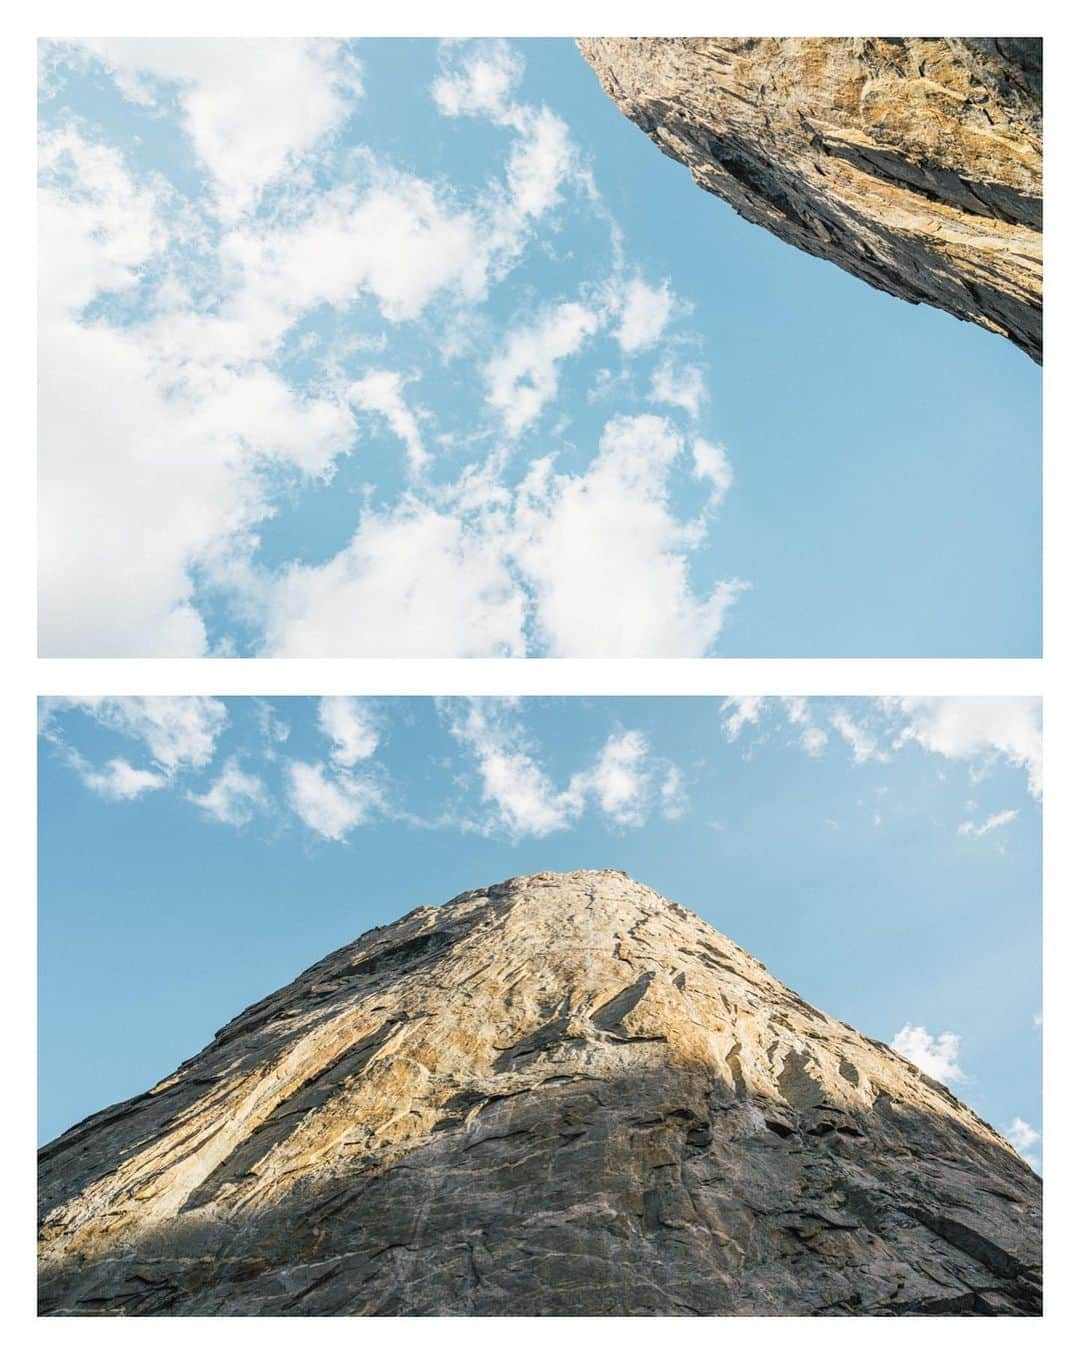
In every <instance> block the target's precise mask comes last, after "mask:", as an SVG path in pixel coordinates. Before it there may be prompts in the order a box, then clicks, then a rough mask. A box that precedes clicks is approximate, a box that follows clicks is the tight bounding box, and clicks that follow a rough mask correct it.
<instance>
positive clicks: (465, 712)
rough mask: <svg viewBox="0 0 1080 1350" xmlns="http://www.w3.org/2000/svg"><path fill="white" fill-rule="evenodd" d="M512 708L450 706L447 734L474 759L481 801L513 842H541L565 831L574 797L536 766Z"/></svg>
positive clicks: (479, 704) (501, 705)
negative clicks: (531, 838) (488, 805)
mask: <svg viewBox="0 0 1080 1350" xmlns="http://www.w3.org/2000/svg"><path fill="white" fill-rule="evenodd" d="M511 708H512V704H510V703H509V702H507V703H497V702H493V701H488V700H485V701H479V700H474V701H470V702H468V703H467V704H465V705H464V706H462V705H459V704H454V705H451V709H450V722H449V726H450V731H451V734H452V735H453V736H454V737H455V738H456V739H457V740H458V741H460V742H461V743H462V744H463V745H465V746H466V747H467V748H468V749H469V750H470V751H471V753H472V755H473V756H474V757H475V759H476V763H477V768H478V769H479V772H480V780H481V785H482V792H483V797H484V800H485V801H489V802H492V803H493V804H494V806H495V809H496V817H497V821H498V823H499V824H500V825H501V826H502V827H503V828H504V829H506V830H507V831H509V833H510V834H511V835H513V836H515V837H519V836H522V835H533V836H536V837H540V838H542V837H543V836H544V835H548V834H552V833H554V832H555V831H556V830H565V829H567V828H568V827H569V825H570V823H571V821H572V819H573V818H574V816H575V815H576V814H577V813H578V811H579V810H580V805H579V803H578V801H577V799H576V798H575V796H574V794H572V793H570V792H560V791H559V790H558V789H557V788H556V787H555V785H554V783H553V782H552V781H551V779H550V778H549V777H548V776H547V774H545V773H544V771H543V770H542V769H541V768H540V766H539V765H538V764H537V763H536V761H535V759H534V757H533V755H532V753H531V750H530V747H529V745H528V742H527V740H526V737H525V734H524V731H523V729H522V727H521V726H520V725H519V724H518V722H517V721H516V719H515V718H514V716H513V714H512V712H511V711H510V710H511Z"/></svg>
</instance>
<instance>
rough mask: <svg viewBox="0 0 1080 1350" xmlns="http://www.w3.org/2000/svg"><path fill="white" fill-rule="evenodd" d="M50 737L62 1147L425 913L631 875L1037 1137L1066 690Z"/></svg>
mask: <svg viewBox="0 0 1080 1350" xmlns="http://www.w3.org/2000/svg"><path fill="white" fill-rule="evenodd" d="M40 725H41V735H40V750H41V754H40V769H39V790H40V821H39V880H40V902H39V943H40V971H39V991H40V1008H39V1056H40V1058H39V1064H40V1121H39V1126H40V1136H41V1138H42V1139H43V1140H45V1139H49V1138H52V1137H53V1136H55V1135H56V1134H57V1133H58V1132H60V1131H61V1130H63V1129H64V1128H66V1127H67V1126H69V1125H71V1124H73V1123H74V1122H75V1121H76V1120H79V1119H81V1118H82V1117H83V1116H85V1115H87V1114H88V1113H90V1112H91V1111H93V1110H96V1109H98V1108H101V1107H103V1106H105V1105H107V1104H109V1103H111V1102H113V1101H117V1100H120V1099H123V1098H126V1097H128V1096H131V1095H133V1094H135V1093H137V1092H140V1091H142V1090H144V1089H146V1088H147V1087H149V1086H150V1085H151V1084H152V1083H154V1082H156V1081H157V1080H159V1079H160V1078H161V1077H163V1076H164V1075H166V1074H167V1073H169V1072H170V1071H171V1070H172V1069H173V1068H175V1066H176V1065H177V1064H178V1063H180V1062H181V1061H182V1060H183V1059H185V1058H186V1057H187V1056H189V1055H191V1054H192V1053H194V1052H195V1051H196V1050H198V1049H199V1048H200V1047H201V1046H202V1045H204V1044H205V1043H206V1042H207V1041H208V1040H209V1039H210V1038H211V1036H212V1035H213V1033H214V1031H215V1030H216V1029H217V1028H218V1027H220V1026H222V1025H223V1024H224V1023H225V1022H226V1021H227V1020H229V1018H231V1017H232V1016H234V1015H235V1014H236V1013H237V1012H239V1011H240V1010H241V1009H242V1008H243V1007H245V1006H247V1005H249V1004H250V1003H252V1002H254V1001H255V1000H257V999H259V998H261V997H262V996H263V995H265V994H267V993H269V992H271V991H272V990H273V989H275V988H278V987H280V986H281V985H282V984H284V983H286V982H287V981H289V980H290V979H292V978H293V977H294V976H295V975H296V974H298V973H299V971H300V970H302V969H303V968H305V967H306V966H308V965H309V964H311V963H312V962H314V961H316V960H317V959H319V958H320V957H322V956H323V955H325V954H326V953H327V952H329V951H331V950H333V949H334V948H336V947H339V946H341V945H343V944H344V943H346V942H349V941H351V940H352V939H354V938H355V937H357V936H359V934H360V933H362V932H364V931H366V930H367V929H369V928H371V927H373V926H375V925H378V924H384V923H387V922H390V921H392V920H394V919H396V918H398V917H400V916H401V915H402V914H404V913H405V912H406V911H408V910H409V909H412V908H413V907H415V906H416V905H420V904H440V903H442V902H443V901H445V900H448V899H450V898H451V897H452V896H453V895H455V894H457V893H459V892H461V891H463V890H466V889H469V888H472V887H477V886H482V885H486V884H489V883H492V882H495V881H498V880H502V879H504V878H506V877H508V876H512V875H516V874H521V873H528V872H534V871H540V870H545V869H553V870H565V869H572V868H582V867H596V868H600V867H614V868H620V869H623V870H625V871H628V872H629V873H630V874H631V875H632V876H634V877H635V878H637V879H638V880H640V881H643V882H645V883H647V884H649V885H652V886H654V887H655V888H657V889H658V890H660V891H661V892H663V893H664V894H666V895H668V896H669V897H670V898H672V899H674V900H677V901H679V902H680V903H682V904H684V905H686V906H688V907H690V908H691V909H693V910H695V911H696V912H697V913H698V914H700V915H701V916H702V917H703V918H705V919H706V920H708V921H709V922H710V923H712V924H714V925H715V926H716V927H717V928H718V929H720V930H721V931H722V932H724V933H726V934H727V935H728V936H729V937H731V938H732V939H734V940H735V941H736V942H738V943H739V944H740V945H741V946H743V947H745V948H746V949H747V950H748V951H750V952H751V953H753V954H754V955H755V956H757V957H758V958H759V959H760V960H762V961H764V962H765V964H766V965H767V966H769V968H770V969H771V970H772V971H773V973H774V974H775V975H776V976H778V977H779V978H780V979H782V980H783V981H785V982H786V983H787V984H789V985H790V986H791V987H792V988H794V989H795V990H797V991H798V992H799V993H800V994H801V995H802V996H803V997H804V998H807V999H809V1000H810V1001H811V1002H812V1003H814V1004H816V1005H817V1006H819V1007H821V1008H823V1009H825V1010H826V1011H827V1012H829V1013H831V1014H833V1015H834V1016H836V1017H839V1018H841V1019H843V1020H844V1021H847V1022H850V1023H852V1024H853V1025H855V1026H856V1027H858V1028H859V1029H860V1030H861V1031H863V1032H864V1033H867V1034H869V1035H871V1036H874V1037H877V1038H880V1039H883V1040H886V1041H895V1042H896V1043H897V1045H898V1048H900V1049H902V1050H903V1052H904V1053H906V1054H908V1055H909V1057H910V1058H913V1059H916V1060H917V1062H920V1063H921V1064H922V1065H923V1067H925V1068H926V1069H927V1070H928V1071H929V1072H932V1073H934V1074H935V1075H936V1076H938V1077H941V1078H942V1079H943V1081H946V1082H947V1083H948V1084H949V1086H950V1087H951V1088H952V1089H953V1090H954V1091H955V1092H957V1094H958V1095H960V1096H961V1097H963V1098H964V1099H966V1100H967V1101H969V1102H970V1103H971V1104H972V1106H973V1107H974V1108H975V1109H976V1110H977V1111H978V1112H979V1113H980V1114H981V1115H983V1116H984V1117H985V1118H987V1119H988V1120H990V1121H991V1122H992V1123H993V1124H994V1125H996V1126H997V1127H998V1128H999V1129H1001V1130H1003V1131H1004V1130H1012V1131H1013V1135H1012V1137H1013V1138H1014V1139H1015V1140H1016V1141H1017V1142H1018V1143H1019V1144H1021V1145H1022V1146H1023V1147H1024V1149H1025V1151H1027V1152H1028V1153H1029V1154H1031V1155H1032V1156H1034V1157H1037V1156H1038V1153H1039V1141H1038V1140H1037V1139H1036V1138H1035V1137H1034V1136H1035V1135H1036V1134H1037V1133H1038V1132H1039V1131H1041V1128H1042V1123H1041V1114H1042V1108H1041V1032H1040V1026H1041V895H1040V885H1041V883H1040V856H1041V783H1042V748H1041V709H1040V705H1039V703H1038V701H1037V700H1030V699H978V698H969V699H964V698H946V699H902V700H901V699H895V700H875V699H811V700H799V699H788V700H778V699H769V700H759V699H736V700H722V699H707V698H689V697H687V698H681V697H669V698H600V699H596V698H587V699H586V698H568V699H523V700H520V701H513V700H481V701H469V700H445V701H438V700H431V699H426V698H415V699H408V698H406V699H373V700H351V699H333V700H318V699H300V698H284V699H274V700H264V699H257V698H243V699H229V700H218V699H209V698H188V699H136V698H125V699H96V700H82V701H79V700H43V701H42V704H41V716H40ZM1017 1122H1019V1124H1017ZM1021 1127H1023V1128H1021Z"/></svg>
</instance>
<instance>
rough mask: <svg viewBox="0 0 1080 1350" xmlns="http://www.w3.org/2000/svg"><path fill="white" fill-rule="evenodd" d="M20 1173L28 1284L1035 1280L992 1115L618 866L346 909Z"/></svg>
mask: <svg viewBox="0 0 1080 1350" xmlns="http://www.w3.org/2000/svg"><path fill="white" fill-rule="evenodd" d="M866 978H873V972H872V971H868V972H866ZM40 1196H41V1214H42V1222H41V1264H40V1298H41V1309H42V1311H43V1312H46V1313H51V1314H65V1313H66V1314H87V1313H108V1314H116V1313H125V1314H132V1315H151V1314H157V1315H161V1314H165V1315H168V1314H241V1315H243V1314H274V1315H278V1314H312V1315H328V1314H431V1315H434V1314H446V1313H450V1314H481V1315H490V1314H525V1315H530V1314H592V1315H596V1314H642V1315H647V1314H691V1315H692V1314H706V1315H708V1314H773V1313H776V1314H780V1313H820V1314H833V1315H843V1314H861V1313H868V1314H904V1313H924V1314H925V1313H942V1312H945V1313H975V1314H978V1313H1011V1314H1017V1313H1036V1312H1038V1311H1039V1309H1040V1293H1039V1288H1040V1286H1039V1268H1040V1266H1039V1263H1040V1218H1041V1183H1040V1181H1039V1179H1038V1177H1037V1176H1036V1175H1035V1174H1034V1173H1033V1172H1032V1171H1031V1170H1030V1169H1029V1168H1028V1166H1027V1165H1026V1164H1025V1163H1024V1162H1023V1161H1021V1159H1020V1158H1019V1157H1018V1156H1017V1154H1016V1153H1015V1152H1014V1151H1013V1150H1012V1149H1011V1148H1010V1147H1009V1145H1008V1144H1007V1143H1005V1141H1004V1140H1003V1139H1001V1138H1000V1137H999V1136H998V1135H997V1134H995V1132H994V1131H993V1130H992V1129H991V1128H990V1127H989V1126H988V1125H986V1124H985V1123H984V1122H983V1121H981V1120H979V1119H978V1117H976V1116H975V1115H974V1114H973V1113H972V1112H971V1111H970V1110H969V1109H968V1108H967V1107H966V1106H964V1105H963V1104H962V1103H961V1102H959V1101H957V1100H956V1098H955V1097H953V1096H952V1094H951V1093H949V1092H948V1091H947V1090H946V1089H944V1088H943V1087H941V1086H940V1085H939V1084H938V1083H936V1082H934V1081H932V1080H931V1079H929V1078H928V1077H926V1076H925V1075H924V1074H922V1073H921V1072H920V1071H919V1070H918V1069H916V1068H915V1067H914V1066H913V1065H912V1064H910V1063H909V1062H908V1061H907V1060H905V1059H903V1058H901V1057H900V1056H899V1055H897V1054H895V1053H894V1052H893V1051H891V1050H890V1049H889V1048H888V1047H887V1046H885V1045H883V1044H881V1043H880V1042H877V1041H871V1040H868V1039H867V1038H866V1037H864V1036H861V1035H860V1034H859V1033H858V1032H857V1031H855V1030H854V1029H853V1028H852V1027H850V1026H847V1025H845V1024H844V1023H842V1022H837V1021H835V1020H834V1019H833V1018H831V1017H828V1016H826V1015H825V1014H824V1013H821V1012H818V1011H817V1009H815V1008H812V1007H811V1006H810V1005H809V1004H807V1003H805V1002H804V1001H803V1000H802V999H801V998H799V997H798V996H797V995H796V994H794V993H792V991H791V990H790V989H787V988H785V987H784V986H783V985H782V984H780V983H779V982H778V981H777V980H775V979H773V977H772V976H771V975H769V973H768V972H767V971H766V970H765V968H764V967H763V966H761V965H760V964H759V963H758V962H757V961H755V960H754V959H753V958H752V957H750V956H748V955H747V954H746V953H745V952H744V951H742V950H741V949H740V948H739V947H737V946H735V944H734V943H732V942H730V941H729V940H728V939H727V938H725V937H723V936H721V934H720V933H718V932H716V931H715V930H714V929H713V928H711V927H710V926H709V925H708V924H706V923H704V922H702V920H701V919H699V918H697V917H696V916H695V915H693V914H692V913H690V912H689V911H688V910H686V909H683V908H682V907H681V906H679V905H676V904H673V903H672V902H671V901H669V900H666V899H664V898H663V897H662V896H660V895H658V894H657V893H656V892H655V891H652V890H650V889H649V888H648V887H646V886H642V885H639V884H638V883H636V882H634V881H632V880H631V879H630V878H629V877H627V876H626V875H625V874H624V873H622V872H610V871H605V872H570V873H554V872H541V873H538V874H537V875H535V876H527V877H516V878H514V879H513V880H510V881H507V882H503V883H501V884H499V885H496V886H491V887H488V888H487V889H485V890H477V891H469V892H466V893H465V894H464V895H460V896H458V897H457V898H456V899H455V900H452V901H450V902H449V903H448V904H445V905H443V906H442V907H441V908H432V907H430V906H424V907H422V908H419V909H415V910H413V911H412V912H411V913H410V914H407V915H406V916H405V917H404V918H402V919H400V920H399V921H398V922H396V923H393V924H391V925H389V926H388V927H385V928H378V929H375V930H373V931H372V932H370V933H366V934H365V935H364V936H363V937H361V938H359V939H358V940H357V941H356V942H354V943H352V944H351V945H350V946H348V947H344V948H342V949H341V950H340V951H338V952H334V953H333V954H332V955H330V956H328V957H326V959H325V960H323V961H321V962H319V964H318V965H315V966H313V967H312V968H311V969H310V970H308V971H305V973H304V974H303V975H301V976H300V977H299V978H298V979H296V980H295V981H294V982H293V983H292V984H290V985H288V986H287V987H286V988H284V989H281V990H279V991H278V992H277V993H274V994H271V995H270V996H269V997H268V998H266V999H264V1000H263V1001H262V1002H261V1003H257V1004H255V1005H254V1006H253V1007H251V1008H249V1009H247V1011H246V1012H244V1013H241V1015H240V1016H239V1017H237V1018H236V1019H235V1020H234V1021H232V1022H230V1023H229V1025H228V1026H226V1027H225V1028H224V1029H223V1030H222V1031H220V1032H219V1033H218V1034H217V1036H216V1037H215V1038H214V1040H213V1041H212V1042H211V1044H210V1045H209V1046H207V1047H206V1049H205V1050H203V1051H201V1052H200V1053H199V1054H198V1055H196V1056H195V1057H194V1058H193V1059H191V1060H189V1061H188V1062H187V1063H186V1064H183V1065H181V1067H180V1068H179V1069H178V1070H177V1071H176V1072H175V1073H174V1074H172V1075H171V1076H170V1077H168V1078H166V1079H165V1080H164V1081H163V1082H161V1083H159V1084H158V1085H157V1086H156V1087H154V1088H152V1089H151V1090H150V1091H149V1092H147V1093H145V1094H143V1095H142V1096H140V1097H136V1098H134V1099H132V1100H131V1101H129V1102H124V1103H122V1104H121V1105H119V1106H115V1107H112V1108H110V1109H109V1110H106V1111H102V1112H100V1113H99V1114H98V1115H96V1116H92V1117H91V1118H90V1119H89V1120H86V1121H84V1122H83V1123H82V1124H81V1125H77V1126H76V1127H75V1128H74V1129H72V1130H69V1131H68V1132H67V1133H66V1134H65V1135H63V1136H62V1137H61V1138H60V1139H58V1140H56V1141H55V1142H54V1143H53V1144H51V1145H49V1146H48V1147H47V1148H45V1149H44V1150H42V1153H41V1162H40Z"/></svg>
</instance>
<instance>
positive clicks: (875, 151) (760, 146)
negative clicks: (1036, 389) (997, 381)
mask: <svg viewBox="0 0 1080 1350" xmlns="http://www.w3.org/2000/svg"><path fill="white" fill-rule="evenodd" d="M579 46H580V48H581V51H582V52H583V54H584V55H585V57H586V59H587V60H588V61H589V62H590V64H591V65H592V66H593V67H594V69H595V70H596V72H597V74H598V75H599V77H600V83H601V84H602V85H603V87H604V89H605V90H606V91H607V93H608V94H610V95H611V97H612V98H613V99H614V100H615V102H616V103H617V104H618V106H619V107H620V108H621V109H622V111H623V112H624V113H625V114H626V116H627V117H629V118H630V119H631V120H632V121H634V122H636V123H637V125H638V126H639V127H641V128H642V130H643V131H645V132H647V133H648V135H649V136H651V137H652V139H653V140H654V141H655V142H656V144H657V145H658V146H659V147H660V149H661V150H663V151H664V153H665V154H667V155H670V156H672V158H674V159H677V160H679V161H681V162H682V163H683V164H685V165H686V166H687V167H688V168H689V170H690V172H691V173H692V174H693V177H694V180H695V182H697V183H699V184H700V185H701V186H702V187H703V188H706V189H707V190H708V191H709V192H713V193H715V194H716V195H717V196H718V197H723V198H724V199H725V200H726V201H728V202H730V203H731V205H732V206H734V208H735V209H736V211H738V212H739V214H740V215H741V216H744V217H745V218H746V219H747V220H749V221H752V222H753V223H754V224H756V225H764V226H765V228H766V229H768V230H771V231H772V233H773V234H775V235H777V236H778V237H779V238H781V239H783V240H785V241H786V242H787V243H789V244H795V245H797V246H798V247H799V248H801V249H805V250H806V252H808V253H813V254H814V255H815V256H816V257H819V258H827V259H829V261H831V262H834V263H837V264H839V266H841V267H843V268H844V269H845V270H846V271H848V272H851V273H853V274H854V275H855V276H857V277H861V278H862V279H863V280H864V281H868V282H869V283H870V285H872V286H876V287H878V288H879V289H881V290H884V291H889V292H890V293H891V294H892V295H897V296H900V297H901V298H902V299H904V300H910V301H914V302H916V303H918V302H923V303H925V304H929V305H935V306H937V307H938V308H939V309H945V310H948V312H949V313H950V314H955V315H956V316H957V317H958V318H961V319H970V320H972V321H973V322H975V323H978V324H982V326H983V327H984V328H989V329H991V330H992V331H993V332H995V333H1003V334H1004V335H1005V336H1006V337H1008V338H1010V339H1011V340H1012V341H1013V342H1015V343H1016V344H1017V346H1019V347H1022V348H1023V350H1024V351H1026V352H1027V353H1028V354H1029V355H1030V356H1032V357H1034V358H1035V359H1036V360H1041V357H1042V43H1041V40H1040V39H1038V38H898V37H897V38H719V37H698V38H582V39H580V40H579Z"/></svg>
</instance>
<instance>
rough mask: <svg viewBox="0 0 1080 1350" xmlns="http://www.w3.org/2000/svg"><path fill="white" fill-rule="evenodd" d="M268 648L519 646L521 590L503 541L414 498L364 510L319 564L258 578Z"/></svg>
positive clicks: (508, 652) (491, 652)
mask: <svg viewBox="0 0 1080 1350" xmlns="http://www.w3.org/2000/svg"><path fill="white" fill-rule="evenodd" d="M264 613H265V616H266V618H265V632H266V641H265V654H266V655H270V656H305V657H306V656H386V655H391V654H392V655H394V656H435V655H439V656H523V655H524V654H525V635H524V623H525V614H526V603H525V597H524V595H523V593H522V591H521V589H520V587H519V586H518V585H517V583H516V581H515V580H514V577H513V575H512V574H511V573H510V571H509V570H508V568H507V566H506V559H505V541H504V540H503V538H502V537H501V535H499V534H492V533H491V532H489V531H488V530H487V529H486V528H485V526H484V523H483V522H482V521H481V522H479V523H477V524H472V523H470V522H469V521H468V520H466V519H463V518H461V517H459V516H457V515H455V514H452V513H448V512H443V511H438V510H436V509H435V508H433V507H431V506H427V505H422V504H421V503H419V502H411V501H406V503H405V504H404V505H402V506H400V507H398V508H396V509H394V510H391V511H389V512H385V513H381V512H375V513H371V514H368V515H366V516H365V517H364V518H363V519H362V521H361V523H360V527H359V529H358V530H357V531H356V534H355V535H354V536H353V538H352V540H351V541H350V543H349V544H348V545H347V547H346V548H344V549H343V550H342V551H341V552H340V553H338V554H336V555H335V556H334V557H333V558H332V559H330V561H329V562H327V563H324V564H322V565H320V566H304V565H300V564H294V565H293V566H291V567H289V568H287V569H285V571H284V572H282V573H281V574H280V575H279V576H278V577H277V578H275V579H274V581H273V582H272V583H271V584H270V585H269V586H268V588H267V591H266V595H265V602H264Z"/></svg>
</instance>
